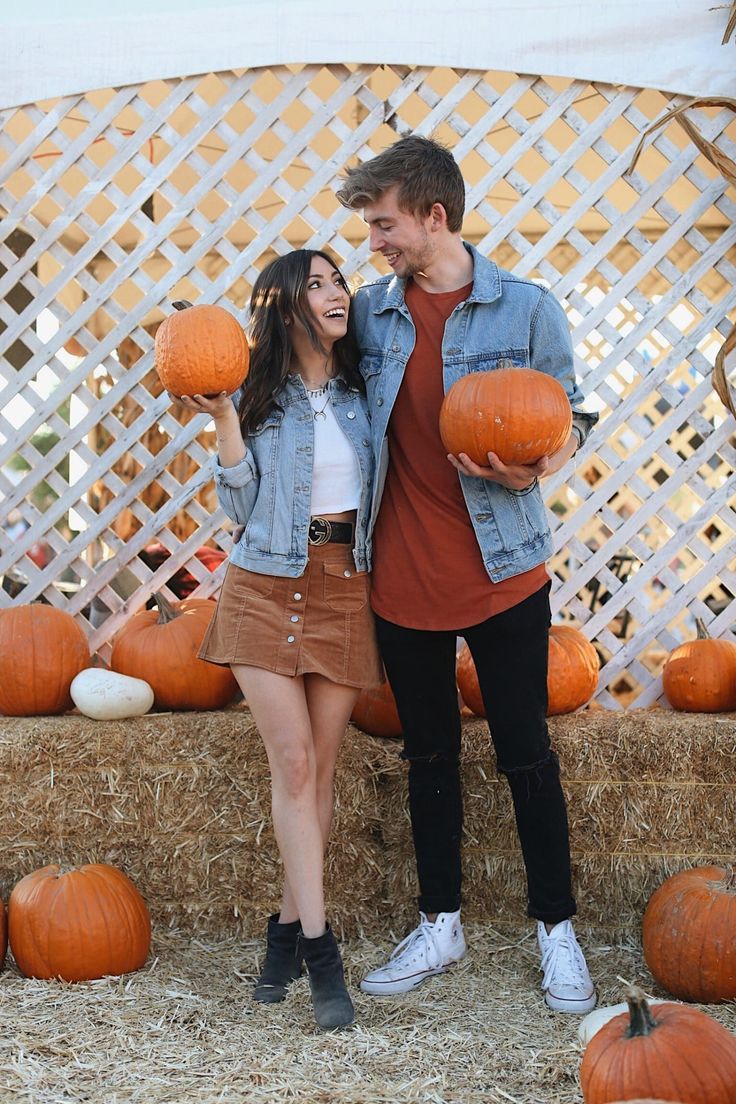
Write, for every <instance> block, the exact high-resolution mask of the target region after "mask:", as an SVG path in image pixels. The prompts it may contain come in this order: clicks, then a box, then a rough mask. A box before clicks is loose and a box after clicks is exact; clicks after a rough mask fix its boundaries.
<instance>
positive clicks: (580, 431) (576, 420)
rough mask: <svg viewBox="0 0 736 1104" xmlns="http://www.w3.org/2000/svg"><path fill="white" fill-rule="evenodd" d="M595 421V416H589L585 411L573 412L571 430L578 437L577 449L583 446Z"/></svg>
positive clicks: (596, 416)
mask: <svg viewBox="0 0 736 1104" xmlns="http://www.w3.org/2000/svg"><path fill="white" fill-rule="evenodd" d="M597 421H598V415H597V414H589V413H588V412H587V411H586V410H573V412H572V428H573V431H574V432H575V433H576V434H577V437H578V448H581V447H582V446H583V445H584V444H585V442H586V441H587V439H588V435H589V434H590V431H591V430H592V428H593V426H594V425H595V424H596V422H597Z"/></svg>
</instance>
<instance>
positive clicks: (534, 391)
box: [440, 368, 572, 466]
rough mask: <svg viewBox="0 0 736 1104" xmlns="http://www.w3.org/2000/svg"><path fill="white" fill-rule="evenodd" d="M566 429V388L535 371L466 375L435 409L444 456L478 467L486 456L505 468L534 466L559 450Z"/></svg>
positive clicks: (502, 370)
mask: <svg viewBox="0 0 736 1104" xmlns="http://www.w3.org/2000/svg"><path fill="white" fill-rule="evenodd" d="M571 428H572V409H571V407H570V403H569V400H568V398H567V395H566V393H565V388H564V387H563V386H562V384H561V383H560V382H559V380H556V379H555V378H554V377H553V376H548V375H547V373H546V372H537V371H536V370H535V369H534V368H497V369H495V370H494V371H491V372H471V373H470V374H469V375H467V376H463V377H462V378H461V379H459V380H457V381H456V382H455V383H453V385H452V387H451V388H450V389H449V391H448V392H447V394H446V395H445V397H444V399H443V402H442V407H441V409H440V437H441V438H442V443H443V445H444V446H445V448H446V449H447V451H448V452H449V453H452V455H453V456H458V455H459V454H460V453H461V452H464V453H466V454H467V455H468V456H469V457H470V459H471V460H473V461H474V462H475V463H476V464H480V465H482V466H487V465H488V453H489V452H494V453H495V454H496V456H498V458H499V459H500V460H501V461H502V462H503V463H504V464H535V463H536V462H537V460H539V459H540V458H541V457H542V456H551V455H552V454H553V453H555V452H557V451H558V450H559V449H561V448H562V446H563V445H564V444H565V442H566V441H567V439H568V437H569V436H570V430H571Z"/></svg>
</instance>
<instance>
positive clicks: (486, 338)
mask: <svg viewBox="0 0 736 1104" xmlns="http://www.w3.org/2000/svg"><path fill="white" fill-rule="evenodd" d="M464 244H465V248H466V249H467V250H468V251H469V252H470V253H471V255H472V257H473V264H474V273H473V289H472V291H471V292H470V295H469V296H468V298H467V299H466V300H464V301H463V302H462V303H459V304H458V305H457V306H456V307H455V309H454V311H453V312H452V314H451V315H450V317H449V318H448V320H447V323H446V325H445V333H444V339H443V342H442V363H443V373H444V387H445V392H447V390H448V389H449V387H450V386H451V385H452V384H453V383H454V382H455V381H456V380H458V379H459V378H460V377H461V376H464V375H467V374H468V373H469V372H489V371H493V370H494V369H495V368H512V367H518V368H536V369H537V370H538V371H540V372H547V373H548V374H549V375H551V376H554V377H555V378H556V379H558V380H559V381H560V383H562V384H563V386H564V388H565V391H566V392H567V396H568V398H569V400H570V404H571V406H572V409H573V427H574V429H575V430H576V431H577V433H578V436H579V437H580V442H581V443H582V442H583V441H584V440H585V438H586V437H587V436H588V433H589V432H590V430H591V428H592V426H593V425H594V424H595V422H596V421H597V415H595V414H587V413H585V412H584V411H582V410H580V409H579V407H580V404H581V402H582V395H581V393H580V391H579V390H578V387H577V385H576V382H575V372H574V368H573V354H572V343H571V340H570V332H569V328H568V325H567V320H566V318H565V314H564V311H563V310H562V307H561V306H560V304H559V303H558V302H557V300H556V299H555V298H554V296H553V295H551V294H550V292H549V291H547V289H546V288H544V287H541V286H540V285H539V284H535V283H532V282H531V281H530V280H521V279H518V278H517V277H515V276H513V275H512V274H511V273H510V272H504V271H503V270H502V269H499V268H498V267H497V266H496V265H495V264H494V263H493V262H492V261H489V260H487V259H486V258H485V257H483V256H481V254H480V253H478V251H477V250H476V249H474V248H473V246H472V245H468V244H467V243H464ZM353 310H354V311H355V317H356V323H357V327H356V328H357V333H358V339H359V342H360V350H361V359H360V371H361V373H362V375H363V377H364V378H365V381H366V388H367V392H368V405H369V409H370V412H371V422H372V439H373V448H374V453H375V462H376V478H375V486H374V491H373V508H372V515H371V516H372V518H373V520H374V521H375V518H376V516H377V514H378V509H379V506H380V502H381V495H382V493H383V486H384V482H385V478H386V470H387V467H388V462H389V457H388V441H387V437H386V435H387V430H388V424H389V418H390V417H391V411H392V410H393V405H394V402H395V400H396V396H397V394H398V390H399V387H400V386H401V381H402V379H403V375H404V369H405V368H406V363H407V361H408V359H409V357H410V356H411V353H412V350H413V348H414V342H415V330H414V324H413V322H412V320H411V315H410V313H409V310H408V308H407V306H406V303H405V301H404V281H403V280H399V279H398V278H397V277H395V276H386V277H384V278H383V279H381V280H378V281H376V283H373V284H368V285H365V286H364V287H362V288H360V289H359V290H358V292H357V293H356V296H355V299H354V301H353ZM438 432H439V430H438ZM448 463H449V461H448ZM458 477H459V479H460V485H461V487H462V491H463V495H464V496H465V503H466V505H467V508H468V513H469V515H470V520H471V522H472V525H473V529H474V530H475V535H476V537H477V540H478V544H479V546H480V550H481V553H482V555H483V561H484V563H485V566H486V571H487V572H488V575H489V576H490V578H491V579H492V580H493V581H494V582H499V581H500V580H501V579H506V578H508V577H509V576H511V575H518V574H519V573H520V572H522V571H527V570H529V569H530V568H532V567H535V566H536V565H537V564H540V563H543V562H544V561H545V560H546V559H548V557H549V556H550V554H551V552H552V534H551V532H550V527H549V523H548V520H547V514H546V510H545V506H544V503H543V501H542V495H541V492H540V489H539V485H538V482H537V480H534V482H533V483H532V485H531V487H529V488H526V489H524V490H523V491H511V490H507V489H506V488H505V487H502V486H501V485H500V484H499V483H492V482H489V481H488V480H486V479H480V478H476V477H474V476H467V475H461V474H459V475H458ZM369 532H372V527H371V530H369ZM370 552H371V542H370V539H369V541H368V554H369V555H370Z"/></svg>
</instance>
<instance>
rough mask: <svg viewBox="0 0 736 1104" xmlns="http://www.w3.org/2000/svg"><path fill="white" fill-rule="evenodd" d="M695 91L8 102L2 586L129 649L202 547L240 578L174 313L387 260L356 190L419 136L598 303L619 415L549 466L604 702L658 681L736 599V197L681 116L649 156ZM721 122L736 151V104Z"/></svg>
mask: <svg viewBox="0 0 736 1104" xmlns="http://www.w3.org/2000/svg"><path fill="white" fill-rule="evenodd" d="M668 102H669V98H668V97H666V96H664V95H660V94H658V93H653V92H641V91H637V90H636V89H632V88H614V87H610V86H605V85H591V84H587V83H585V82H577V81H563V80H559V79H555V80H548V79H545V78H541V77H534V76H518V77H517V76H514V75H509V74H500V73H481V72H476V71H462V70H455V71H449V70H433V69H422V68H410V67H406V68H398V67H393V68H389V67H380V68H373V67H355V66H347V65H346V66H332V67H330V68H320V67H318V66H310V67H298V66H295V67H293V68H279V69H273V70H253V71H248V72H245V73H237V74H236V73H220V74H215V75H213V74H210V75H209V76H206V77H188V78H184V79H181V80H178V81H166V82H154V83H150V84H146V85H140V86H132V87H126V88H123V89H120V90H108V91H104V92H96V93H90V94H87V95H84V96H73V97H68V98H65V99H63V100H58V101H53V102H52V103H48V104H44V105H29V106H26V107H24V108H22V109H18V110H15V111H7V112H4V113H2V114H1V116H0V117H1V118H2V123H3V133H2V137H1V138H0V174H1V175H0V213H2V214H3V216H4V217H3V222H2V233H1V234H0V330H2V331H3V332H2V333H0V353H2V354H3V359H2V361H0V371H1V372H2V384H3V390H2V393H1V396H0V411H1V413H0V490H1V492H2V496H3V500H4V506H3V518H4V528H3V530H2V531H1V532H0V541H1V542H2V543H1V545H0V575H2V576H3V577H4V583H3V586H4V589H3V590H2V591H0V600H1V601H2V603H3V604H4V605H9V604H10V603H11V602H13V601H19V602H25V601H29V600H32V599H35V598H38V597H43V599H44V600H46V601H49V602H52V603H54V604H55V605H59V606H64V607H66V608H68V609H69V610H71V612H73V613H74V614H76V615H78V616H79V617H80V618H82V619H84V620H85V623H87V627H88V628H89V632H90V637H91V644H92V646H93V648H96V649H99V650H100V651H101V652H102V653H103V654H104V653H105V651H106V648H107V642H108V641H109V640H110V638H111V636H112V635H113V633H114V632H115V630H116V629H117V628H118V627H119V626H120V624H121V623H122V622H123V620H124V619H125V618H126V617H128V616H130V614H131V612H133V611H134V610H135V609H137V608H139V607H140V606H141V605H142V604H143V603H144V602H145V601H146V600H147V599H148V597H149V596H150V594H151V593H152V591H153V590H155V589H158V588H161V587H162V586H163V585H164V584H165V583H166V581H167V580H169V579H170V578H171V576H172V575H173V574H174V572H176V571H177V570H178V569H179V568H180V567H182V566H183V565H186V566H187V567H188V568H189V570H190V571H191V573H192V574H193V575H194V576H195V578H196V579H197V580H198V583H199V592H200V593H201V594H210V593H213V592H214V591H215V590H216V589H217V586H218V581H219V577H218V575H217V574H215V575H210V574H209V573H208V571H207V570H206V569H205V568H204V567H203V566H202V564H201V563H200V562H199V560H198V559H197V558H196V557H194V552H195V550H197V549H198V548H199V547H200V545H202V544H204V543H205V542H208V543H210V544H215V545H219V546H220V547H222V548H223V549H227V548H228V547H229V543H230V537H229V534H228V531H227V528H226V527H224V522H225V519H224V518H223V516H222V515H221V514H220V513H219V512H218V510H217V509H216V503H215V499H214V495H213V491H212V487H211V482H210V474H209V470H210V469H209V458H208V457H209V452H210V450H211V447H212V444H213V439H212V435H211V433H209V432H208V427H207V426H206V424H203V420H202V419H198V418H197V419H193V420H192V419H189V420H187V419H186V418H185V417H180V416H179V415H177V414H175V413H174V412H173V411H172V410H171V409H170V408H169V404H168V400H167V399H166V398H165V397H162V396H161V394H160V387H159V386H158V383H157V380H156V377H155V373H154V372H153V371H152V346H153V336H152V335H153V333H154V332H155V327H156V325H157V323H158V322H159V321H160V320H161V318H162V317H163V316H164V314H165V313H168V311H169V310H170V307H169V304H170V302H171V300H172V299H176V298H187V299H192V300H200V301H207V302H213V301H218V300H221V301H225V302H229V303H230V304H231V305H232V306H234V307H236V308H242V306H243V305H244V303H245V302H246V300H247V297H248V293H249V290H250V286H251V285H252V282H253V279H254V277H255V275H256V273H257V271H258V270H259V268H260V267H261V266H262V264H263V263H264V260H265V259H267V258H268V257H269V256H272V255H273V253H274V252H275V253H281V252H284V251H286V250H288V249H290V248H292V247H293V246H295V245H302V244H308V245H312V246H324V245H327V246H329V247H331V248H332V250H333V251H334V252H335V254H336V255H337V257H338V259H339V260H340V261H341V262H342V264H343V267H344V269H345V271H346V273H347V274H349V275H351V274H355V275H356V276H360V277H363V278H366V277H368V278H370V277H371V276H372V275H374V274H375V270H374V268H373V267H372V264H371V258H370V254H369V252H368V249H367V245H366V244H365V240H364V234H363V229H362V224H361V222H360V220H359V219H358V218H357V216H356V215H354V214H350V213H348V212H346V211H344V210H343V209H342V208H341V207H340V206H339V204H338V203H337V201H336V200H335V197H334V191H335V189H336V187H337V186H338V180H339V177H340V172H341V169H342V167H343V165H344V164H346V163H347V162H348V161H350V160H351V159H354V158H356V157H357V158H364V157H369V156H371V155H372V154H373V153H374V152H376V151H377V150H379V149H381V148H383V147H384V146H385V145H387V144H389V142H391V141H392V140H393V139H395V137H396V135H397V133H398V134H404V133H408V132H410V131H412V130H415V131H417V132H419V133H423V134H430V133H433V134H435V135H436V136H437V137H439V138H440V139H441V140H443V141H445V142H446V143H447V144H448V145H450V146H451V147H452V148H453V151H454V154H455V156H456V158H457V160H458V162H459V163H460V164H461V166H462V169H463V172H464V175H465V177H466V180H467V182H468V215H467V218H466V224H465V233H466V236H467V237H468V238H470V239H471V240H473V241H474V242H476V243H477V244H478V245H479V248H480V249H481V250H483V251H484V252H486V253H488V254H489V255H491V256H493V257H494V258H495V259H496V260H497V261H498V262H499V263H500V264H502V265H503V266H504V267H510V268H513V269H514V270H515V271H516V272H517V273H519V274H521V275H527V276H530V277H532V278H535V279H541V280H544V281H545V282H547V283H548V284H549V285H550V286H551V287H552V289H553V290H554V292H555V293H556V294H557V295H558V296H559V297H560V298H561V299H562V301H563V303H564V304H565V307H566V309H567V311H568V316H569V319H570V324H571V328H572V330H573V334H574V344H575V348H576V354H577V370H578V373H579V376H580V378H581V380H582V382H583V389H584V391H585V393H586V395H587V396H588V402H589V403H590V404H591V405H592V406H593V407H594V408H596V409H599V410H600V411H601V423H600V427H599V429H598V430H597V432H596V433H595V434H594V435H593V436H592V437H591V439H590V441H589V442H588V444H587V445H586V446H585V448H584V449H583V450H582V451H581V453H580V454H579V455H578V456H577V457H576V459H575V462H574V463H573V464H571V465H569V466H568V468H567V469H566V470H565V471H563V472H561V473H559V474H558V475H557V476H555V477H554V478H552V479H550V480H549V481H548V482H547V484H546V492H547V501H548V505H549V506H550V508H551V510H552V516H553V519H554V527H555V530H556V544H557V549H558V551H557V553H556V555H555V557H554V561H553V564H552V568H553V571H554V576H555V589H554V605H555V609H556V611H558V613H559V616H561V617H572V618H574V619H575V620H576V621H578V622H579V623H581V624H583V625H584V626H585V631H586V633H587V634H588V635H590V636H591V638H593V639H595V640H596V641H597V643H598V646H599V648H600V651H601V654H602V655H603V656H604V658H605V659H606V661H607V662H606V664H605V666H604V669H603V672H602V677H601V685H600V688H599V698H600V700H601V701H602V702H603V703H604V704H607V705H620V704H621V702H629V701H636V703H637V704H639V705H645V704H648V703H650V702H653V701H656V700H657V698H658V696H659V694H660V686H659V681H658V678H657V673H658V671H659V668H660V665H661V659H662V656H663V654H664V653H665V651H667V650H669V649H670V648H671V647H672V646H674V644H675V643H677V642H679V640H680V639H682V638H683V636H685V635H688V634H689V633H690V631H691V627H692V622H693V618H694V617H695V616H703V617H704V618H705V620H706V621H707V622H709V623H710V625H711V629H712V632H713V633H714V635H727V634H728V633H729V631H730V627H731V625H732V624H733V622H734V619H735V618H736V605H735V604H734V601H733V596H734V594H736V572H734V566H733V554H732V550H731V549H732V542H733V536H734V531H735V530H736V513H734V496H735V494H736V482H735V481H734V477H733V467H734V463H733V461H734V447H733V438H732V435H733V429H734V426H733V419H732V418H731V416H730V415H727V414H726V412H725V410H724V409H723V407H722V406H721V404H720V402H719V400H718V399H717V398H716V397H715V396H714V394H713V392H712V390H711V381H710V371H711V367H712V364H713V360H714V357H715V353H716V351H717V349H718V347H719V345H720V343H721V341H722V339H723V337H724V336H725V334H726V332H727V330H728V328H729V321H728V319H729V312H733V310H734V308H736V287H735V286H734V285H735V284H736V280H735V279H734V273H735V268H734V241H735V239H736V228H735V227H734V222H733V214H734V197H733V194H732V193H731V194H729V192H728V190H727V186H726V183H725V182H724V180H723V179H722V178H721V177H720V176H719V175H718V174H717V173H716V171H715V170H714V169H713V168H712V166H711V165H710V164H709V163H708V162H707V161H705V160H704V159H703V158H702V157H701V156H699V155H698V152H697V150H696V148H695V147H694V146H693V145H691V144H690V143H689V142H688V140H687V138H686V137H685V136H684V134H683V132H682V131H681V130H680V129H679V128H678V127H677V125H676V124H674V123H673V124H671V125H670V126H669V127H668V128H666V129H664V130H663V131H662V132H660V133H659V134H658V135H657V136H656V137H655V138H654V140H653V143H652V145H651V146H650V148H649V149H648V150H647V151H646V152H645V154H644V155H643V157H642V158H641V160H640V161H639V163H638V165H637V168H636V171H635V172H634V173H633V174H632V175H631V176H625V175H624V173H625V170H626V169H627V166H628V164H629V161H630V159H631V154H632V152H633V149H634V147H635V145H636V143H637V141H638V138H639V135H640V133H641V131H642V130H643V129H644V128H645V127H646V125H647V124H648V123H649V122H650V121H651V120H652V118H655V117H656V116H658V115H659V114H660V113H661V112H662V111H663V109H664V108H665V107H666V106H667V104H668ZM693 116H694V118H696V119H697V121H698V125H699V127H700V129H701V131H702V132H703V134H704V135H705V136H706V137H708V138H710V139H713V140H715V139H718V142H719V144H720V145H721V146H722V148H724V149H725V150H726V151H727V152H728V151H730V152H731V155H732V156H733V142H732V141H730V139H729V135H728V133H727V131H726V127H727V124H728V123H729V122H730V119H731V116H730V115H729V113H728V112H727V111H722V112H720V113H718V112H714V111H710V112H707V113H706V112H702V111H701V112H693ZM156 540H157V541H160V542H161V543H162V544H163V545H164V546H165V548H166V549H167V550H168V552H169V553H170V555H169V557H168V559H166V560H165V562H164V563H163V565H162V566H161V567H159V568H157V569H155V570H151V569H150V568H149V567H147V566H146V564H145V563H144V562H143V560H142V559H141V558H140V553H142V552H144V549H145V548H146V547H147V546H149V545H150V544H151V542H152V541H156ZM44 542H45V545H44ZM39 543H40V544H41V545H42V547H41V549H39ZM49 555H52V557H53V558H51V559H50V561H49V562H45V560H46V558H47V557H48V556H49ZM93 600H94V603H93Z"/></svg>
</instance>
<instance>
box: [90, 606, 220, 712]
mask: <svg viewBox="0 0 736 1104" xmlns="http://www.w3.org/2000/svg"><path fill="white" fill-rule="evenodd" d="M154 598H155V599H156V603H157V605H158V610H155V609H152V610H139V611H138V613H136V614H134V615H133V617H131V619H130V621H128V622H127V623H126V624H125V625H124V626H123V627H122V629H121V630H120V632H119V633H118V634H117V636H116V637H115V639H114V641H113V645H112V654H111V656H110V667H111V669H112V670H113V671H118V672H119V673H120V674H121V675H131V676H132V677H133V678H139V679H143V680H144V681H145V682H147V683H148V684H149V686H151V687H152V689H153V693H154V705H155V707H156V708H157V709H221V708H222V707H223V706H224V705H227V704H228V702H231V701H232V699H233V698H234V697H235V694H236V693H237V689H238V684H237V682H236V681H235V677H234V675H233V673H232V671H231V670H230V668H229V667H221V666H219V665H217V664H215V663H208V662H207V661H206V660H204V659H199V658H198V657H197V651H198V650H199V646H200V644H201V643H202V640H203V638H204V634H205V632H206V631H207V629H208V627H209V624H210V621H211V620H212V615H213V614H214V612H215V606H214V603H212V602H210V601H209V600H208V599H207V598H186V599H185V600H184V601H183V602H174V603H172V602H168V601H167V600H166V599H165V598H164V596H163V595H162V594H158V593H157V594H155V595H154Z"/></svg>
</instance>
